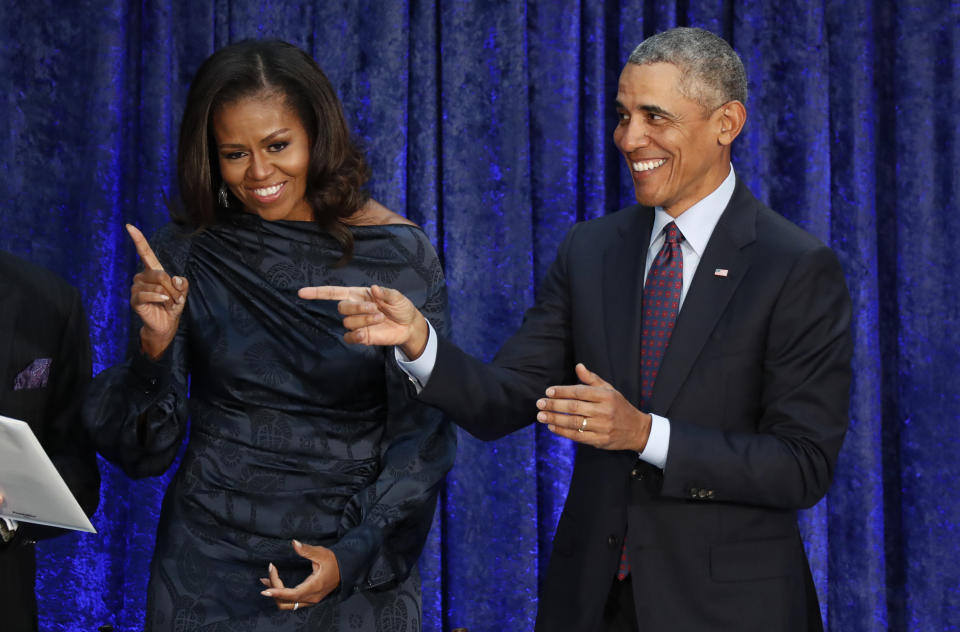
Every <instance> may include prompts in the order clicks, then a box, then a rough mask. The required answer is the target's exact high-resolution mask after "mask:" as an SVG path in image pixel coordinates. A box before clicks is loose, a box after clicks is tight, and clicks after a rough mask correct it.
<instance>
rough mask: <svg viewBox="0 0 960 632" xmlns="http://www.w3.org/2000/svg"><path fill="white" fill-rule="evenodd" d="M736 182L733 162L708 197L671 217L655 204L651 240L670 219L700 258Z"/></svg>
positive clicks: (655, 237) (656, 236)
mask: <svg viewBox="0 0 960 632" xmlns="http://www.w3.org/2000/svg"><path fill="white" fill-rule="evenodd" d="M736 184H737V177H736V176H735V175H734V173H733V165H730V173H729V174H727V177H726V178H725V179H724V180H723V182H721V183H720V186H718V187H717V188H716V189H714V190H713V191H712V192H711V193H710V194H709V195H708V196H707V197H705V198H703V199H702V200H700V201H699V202H697V203H696V204H694V205H693V206H691V207H690V208H688V209H687V210H685V211H684V212H683V213H680V216H679V217H677V218H673V217H670V215H668V214H667V212H666V211H665V210H663V208H662V207H660V206H658V207H656V210H655V214H654V218H653V231H652V232H651V233H650V243H651V244H652V243H653V242H654V240H656V239H657V238H658V237H659V236H660V233H661V231H663V227H664V226H666V225H667V224H669V223H670V222H676V223H677V228H679V229H680V232H681V233H683V239H684V241H686V242H687V245H688V246H690V247H691V248H693V251H694V252H695V253H697V256H699V257H702V256H703V251H704V250H705V249H706V247H707V242H708V241H710V236H711V235H713V229H714V228H716V227H717V222H719V221H720V216H721V215H723V210H724V209H725V208H727V204H729V203H730V198H731V197H733V189H734V186H736Z"/></svg>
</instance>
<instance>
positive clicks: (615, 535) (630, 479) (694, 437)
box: [420, 180, 852, 632]
mask: <svg viewBox="0 0 960 632" xmlns="http://www.w3.org/2000/svg"><path fill="white" fill-rule="evenodd" d="M653 216H654V212H653V209H652V208H649V207H642V206H633V207H629V208H626V209H623V210H621V211H619V212H617V213H613V214H611V215H608V216H606V217H603V218H599V219H595V220H591V221H588V222H584V223H581V224H577V225H576V226H574V227H573V229H571V231H570V232H569V234H568V235H567V237H566V239H565V241H564V242H563V244H562V245H561V246H560V250H559V253H558V255H557V259H556V261H555V262H554V263H553V265H552V267H551V269H550V270H549V272H548V274H547V276H546V278H545V280H544V282H543V284H542V286H541V288H540V291H539V294H538V297H537V301H536V304H535V305H534V306H533V307H532V308H531V309H530V310H529V311H528V312H527V314H526V315H525V318H524V323H523V325H522V326H521V328H520V330H519V331H518V332H517V333H516V334H515V335H514V336H513V337H512V338H511V339H510V340H508V341H507V342H506V343H505V344H504V345H503V347H502V349H501V350H500V352H499V353H498V355H497V356H496V358H495V359H494V360H493V362H492V363H491V364H488V365H485V364H483V363H482V362H480V361H478V360H475V359H474V358H471V357H470V356H468V355H466V354H464V353H463V352H462V351H460V350H459V349H457V348H456V347H455V346H453V345H452V344H451V343H449V342H447V341H443V340H441V341H440V344H439V348H438V355H437V362H436V365H435V368H434V372H433V376H432V377H431V379H430V380H429V382H428V384H427V385H426V386H425V388H424V389H423V391H422V392H421V393H420V397H421V399H423V400H424V401H426V402H428V403H430V404H433V405H436V406H438V407H440V408H442V409H443V410H445V411H446V412H447V413H448V414H450V415H451V417H452V418H453V419H454V420H455V421H456V422H457V423H459V424H460V425H461V426H463V427H464V428H466V429H467V430H468V431H469V432H470V433H471V434H474V435H475V436H477V437H480V438H483V439H493V438H497V437H501V436H503V435H505V434H507V433H510V432H512V431H514V430H516V429H518V428H520V427H522V426H525V425H527V424H529V423H531V421H532V420H534V418H535V414H536V410H537V409H536V406H535V402H536V400H537V398H539V397H542V396H543V393H544V389H545V388H546V387H547V386H549V385H555V384H571V383H576V378H575V376H574V373H573V367H574V365H575V364H576V363H578V362H583V363H584V364H585V365H586V366H587V368H589V369H590V370H592V371H594V372H595V373H597V374H599V375H600V376H601V377H602V378H603V379H605V380H607V381H608V382H610V383H611V384H612V385H613V386H614V387H615V388H616V389H618V390H619V391H620V392H621V393H622V394H623V395H624V396H625V397H626V398H627V399H628V400H629V401H630V402H631V403H633V404H634V405H635V406H638V402H639V393H640V377H639V358H640V321H641V317H640V316H641V300H642V285H643V272H644V262H645V258H646V250H647V245H648V244H649V242H650V231H651V227H652V225H653ZM718 270H726V273H725V274H724V273H723V272H720V273H717V271H718ZM850 312H851V305H850V298H849V294H848V292H847V288H846V284H845V282H844V278H843V273H842V270H841V268H840V265H839V263H838V261H837V258H836V256H835V255H834V254H833V252H832V251H831V250H830V249H829V248H827V247H826V246H824V245H823V244H822V243H821V242H819V241H818V240H817V239H816V238H814V237H812V236H811V235H809V234H808V233H806V232H804V231H802V230H801V229H800V228H798V227H796V226H795V225H793V224H791V223H790V222H788V221H787V220H785V219H784V218H783V217H781V216H780V215H778V214H776V213H774V212H773V211H772V210H770V209H769V208H767V207H766V206H764V205H763V204H761V203H760V202H759V201H757V199H756V198H755V197H754V196H753V195H752V194H751V193H750V191H749V190H748V189H747V187H746V186H745V185H744V184H743V183H742V181H739V180H738V182H737V186H736V189H735V191H734V193H733V197H732V198H731V200H730V202H729V204H728V206H727V208H726V209H725V211H724V213H723V215H722V216H721V218H720V220H719V222H718V224H717V226H716V229H715V230H714V233H713V235H712V236H711V238H710V241H709V243H708V245H707V247H706V249H705V251H704V253H703V256H702V259H701V261H700V264H699V266H698V268H697V272H696V274H695V276H694V278H693V280H692V283H691V286H690V288H689V291H688V294H687V296H686V299H685V301H684V304H683V307H682V309H681V311H680V314H679V316H678V319H677V322H676V325H675V329H674V332H673V334H672V338H671V341H670V344H669V347H668V349H667V350H666V353H665V356H664V358H663V360H662V364H661V367H660V370H659V373H658V376H657V379H656V383H655V385H654V388H653V393H652V397H651V403H650V406H649V407H648V412H653V413H657V414H660V415H663V416H665V417H667V418H668V419H669V420H670V422H671V435H670V446H669V451H668V454H667V461H666V465H665V468H664V469H663V470H660V469H658V468H655V467H653V466H650V465H648V464H646V463H643V462H641V461H638V459H637V456H636V454H634V453H632V452H609V451H603V450H598V449H595V448H591V447H587V446H582V445H581V446H578V449H577V455H576V461H575V465H574V472H573V478H572V480H571V483H570V490H569V494H568V497H567V500H566V504H565V506H564V510H563V513H562V515H561V518H560V522H559V524H558V526H557V531H556V536H555V539H554V546H553V552H552V557H551V560H550V565H549V570H548V573H547V577H546V580H545V582H544V585H543V590H542V594H541V598H540V604H539V612H538V620H537V629H538V630H543V631H554V630H565V631H570V632H574V631H583V632H588V631H591V630H595V629H597V626H598V622H599V620H600V617H601V613H602V610H603V607H604V604H605V601H606V598H607V594H608V591H609V589H610V586H611V583H612V578H613V577H614V574H615V572H616V569H617V565H618V560H619V553H620V548H621V545H622V542H623V539H624V537H626V539H627V551H628V556H629V558H630V562H631V567H632V576H633V592H634V599H635V603H636V609H637V617H638V620H639V621H640V624H641V625H640V629H649V630H708V629H710V630H738V631H745V630H758V631H760V630H762V631H769V630H798V631H799V630H819V629H821V627H822V625H821V621H820V613H819V609H818V604H817V598H816V593H815V590H814V586H813V582H812V579H811V575H810V570H809V565H808V562H807V559H806V556H805V553H804V549H803V545H802V542H801V539H800V535H799V532H798V529H797V520H796V512H797V510H798V509H801V508H805V507H810V506H811V505H813V504H815V503H816V502H818V501H819V500H820V499H821V498H822V497H823V496H824V494H825V493H826V491H827V488H828V487H829V485H830V482H831V478H832V475H833V471H834V465H835V463H836V460H837V454H838V452H839V450H840V446H841V443H842V441H843V437H844V434H845V432H846V429H847V425H848V412H847V409H848V402H849V392H848V391H849V386H850V378H851V375H850V358H851V353H852V342H851V334H850ZM638 407H639V406H638Z"/></svg>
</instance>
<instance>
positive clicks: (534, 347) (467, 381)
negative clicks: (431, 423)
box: [420, 226, 579, 441]
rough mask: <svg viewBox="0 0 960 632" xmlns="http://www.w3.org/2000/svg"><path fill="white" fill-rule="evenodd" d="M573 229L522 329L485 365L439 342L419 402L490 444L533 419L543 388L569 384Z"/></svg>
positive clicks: (573, 375)
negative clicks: (434, 409)
mask: <svg viewBox="0 0 960 632" xmlns="http://www.w3.org/2000/svg"><path fill="white" fill-rule="evenodd" d="M578 227H579V226H574V227H573V229H572V230H571V231H570V232H569V233H568V234H567V237H566V239H565V240H564V241H563V244H562V245H561V246H560V249H559V252H558V255H557V258H556V260H555V261H554V262H553V264H552V265H551V266H550V269H549V271H548V272H547V275H546V277H545V278H544V281H543V283H542V284H541V287H540V290H539V292H538V296H537V301H536V304H535V305H534V306H533V307H531V308H530V309H529V310H527V312H526V314H525V315H524V318H523V325H521V327H520V329H519V331H517V333H516V334H514V335H513V336H512V337H511V338H510V339H509V340H508V341H507V342H505V343H504V344H503V346H502V347H501V349H500V351H499V353H497V355H496V357H494V359H493V362H492V363H491V364H484V363H483V362H481V361H480V360H477V359H476V358H473V357H472V356H470V355H468V354H467V353H464V352H463V351H461V350H460V349H459V348H457V347H456V346H455V345H454V344H453V343H451V342H448V341H447V340H445V339H443V338H442V337H441V338H440V339H439V340H438V347H437V361H436V364H435V365H434V370H433V373H432V374H431V377H430V380H429V381H428V382H427V384H426V385H425V386H424V388H423V390H422V391H421V392H420V398H421V399H422V400H423V401H425V402H427V403H428V404H431V405H433V406H437V407H438V408H440V409H442V410H444V411H447V412H448V413H449V414H451V415H452V416H453V418H454V421H456V423H457V425H459V426H461V427H462V428H464V429H465V430H467V431H468V432H469V433H470V434H472V435H473V436H475V437H477V438H479V439H483V440H486V441H490V440H493V439H498V438H500V437H502V436H504V435H507V434H509V433H511V432H513V431H515V430H518V429H519V428H522V427H524V426H527V425H529V424H530V423H532V422H534V421H535V420H536V415H537V407H536V401H537V399H538V398H540V397H543V396H544V391H545V390H546V388H547V387H548V386H553V385H557V384H567V383H574V382H575V381H576V379H575V374H574V372H573V367H574V361H573V358H574V355H573V343H572V334H571V323H570V314H571V303H570V300H571V299H570V287H569V284H568V282H567V278H568V277H567V266H568V254H569V250H570V242H571V241H572V239H573V236H574V234H575V233H576V231H577V229H578Z"/></svg>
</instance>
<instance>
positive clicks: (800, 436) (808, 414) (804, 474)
mask: <svg viewBox="0 0 960 632" xmlns="http://www.w3.org/2000/svg"><path fill="white" fill-rule="evenodd" d="M850 317H851V305H850V298H849V294H848V292H847V288H846V284H845V282H844V278H843V273H842V270H841V267H840V264H839V262H838V261H837V259H836V256H835V255H834V254H833V252H832V251H830V250H829V249H828V248H826V247H820V248H817V249H812V250H809V251H808V252H806V253H804V254H803V255H802V256H800V257H798V258H797V260H796V262H795V264H794V265H793V267H792V269H791V270H790V272H789V274H788V275H787V277H786V280H785V282H784V284H783V286H782V289H781V291H780V293H779V295H778V296H777V297H776V301H775V303H774V308H773V312H772V314H771V316H770V320H769V326H768V328H767V332H766V339H765V341H764V343H763V345H762V348H763V349H764V351H763V358H762V363H761V366H759V367H752V368H751V367H747V366H744V368H743V370H742V371H741V370H738V369H737V368H736V367H734V366H733V365H732V364H730V363H732V362H735V361H736V358H733V357H731V358H730V359H729V360H728V363H727V365H726V367H727V368H728V369H729V371H730V373H731V374H732V376H731V377H730V380H731V381H730V383H729V384H730V387H729V388H728V389H727V391H728V392H727V393H726V394H725V395H726V397H727V398H728V403H727V408H728V409H732V410H734V411H736V413H735V414H733V415H731V417H730V418H727V419H723V420H722V422H721V421H720V420H718V419H711V420H702V419H690V418H683V417H677V418H674V417H671V419H670V424H671V431H670V447H669V450H668V455H667V463H666V467H665V470H664V479H663V488H662V493H663V494H664V495H668V496H676V497H686V498H690V497H691V495H692V496H694V497H696V496H699V497H700V498H701V499H702V498H703V497H704V495H706V496H707V498H708V499H710V500H720V501H727V502H738V503H745V504H752V505H760V506H768V507H779V508H788V509H797V508H805V507H809V506H812V505H813V504H815V503H816V502H818V501H819V500H820V499H821V498H822V497H823V496H824V494H826V492H827V489H828V487H829V485H830V482H831V480H832V477H833V469H834V466H835V464H836V461H837V456H838V453H839V451H840V446H841V444H842V442H843V437H844V434H845V432H846V429H847V423H848V417H847V414H848V413H847V408H848V404H849V388H850V381H851V374H850V358H851V354H852V341H851V335H850ZM757 335H758V336H763V335H764V334H763V333H762V332H758V333H757ZM681 396H682V394H681ZM720 414H721V412H720V411H718V415H720Z"/></svg>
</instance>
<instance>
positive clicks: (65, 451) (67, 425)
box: [0, 252, 100, 632]
mask: <svg viewBox="0 0 960 632" xmlns="http://www.w3.org/2000/svg"><path fill="white" fill-rule="evenodd" d="M0 305H2V309H0V415H4V416H6V417H13V418H15V419H20V420H22V421H26V422H27V423H28V424H30V427H31V428H32V429H33V433H34V434H35V435H36V436H37V438H38V439H39V440H40V443H41V444H42V445H43V447H44V449H45V450H46V451H47V454H48V455H49V456H50V459H51V461H53V464H54V465H55V466H56V468H57V471H58V472H59V473H60V476H62V477H63V479H64V481H66V483H67V485H68V486H69V487H70V490H71V491H72V492H73V494H74V496H76V498H77V500H78V501H79V503H80V506H81V507H83V509H84V511H86V512H87V514H88V515H91V514H93V512H94V510H96V508H97V503H98V501H99V498H100V496H99V494H100V474H99V472H98V470H97V460H96V455H95V454H94V451H93V448H92V447H91V445H90V443H89V441H88V440H87V437H86V433H85V431H84V430H83V426H82V425H81V423H80V404H81V403H82V402H83V392H84V389H85V387H86V385H87V383H88V382H89V381H90V340H89V337H88V335H87V321H86V317H85V316H84V312H83V305H82V303H81V301H80V294H79V293H78V292H77V291H76V290H75V289H74V288H72V287H71V286H69V285H68V284H67V283H65V282H64V281H63V280H62V279H60V278H59V277H57V276H56V275H54V274H52V273H51V272H48V271H46V270H44V269H42V268H40V267H37V266H34V265H32V264H29V263H27V262H26V261H23V260H21V259H18V258H16V257H14V256H12V255H10V254H7V253H3V252H0ZM38 360H40V361H44V362H43V364H45V366H46V368H45V370H44V371H42V372H40V373H38V374H37V375H34V376H33V378H32V379H31V380H27V381H24V380H23V379H21V380H20V381H19V383H18V380H17V376H18V375H20V374H21V373H23V371H24V369H27V368H28V367H30V366H31V365H34V363H35V362H36V361H38ZM45 360H49V363H46V362H45ZM0 483H2V481H0ZM61 533H64V531H62V530H60V529H52V528H49V527H40V526H37V525H32V524H30V523H20V525H19V529H18V530H17V532H16V537H15V538H14V539H13V540H12V541H11V542H10V543H9V544H6V545H0V613H2V617H0V620H2V625H0V627H2V628H3V630H4V631H5V632H32V631H33V630H36V629H37V606H36V600H35V597H34V575H35V572H36V570H35V569H36V565H35V561H34V547H33V544H32V543H33V542H34V541H36V540H40V539H44V538H49V537H53V536H56V535H59V534H61Z"/></svg>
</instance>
